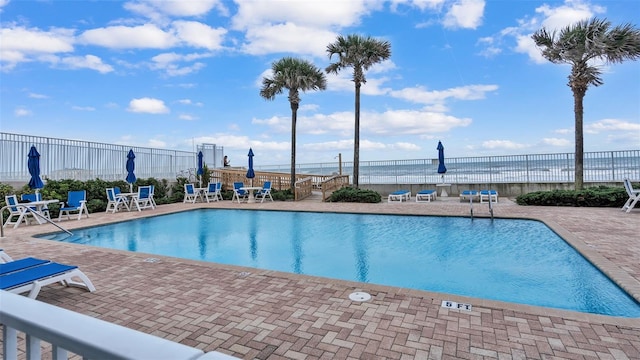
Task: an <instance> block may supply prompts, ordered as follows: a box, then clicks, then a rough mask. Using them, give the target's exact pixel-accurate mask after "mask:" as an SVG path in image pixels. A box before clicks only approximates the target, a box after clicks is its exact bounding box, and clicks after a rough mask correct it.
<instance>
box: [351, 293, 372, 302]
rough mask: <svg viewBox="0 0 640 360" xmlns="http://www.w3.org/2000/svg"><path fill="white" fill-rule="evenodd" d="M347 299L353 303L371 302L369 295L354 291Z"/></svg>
mask: <svg viewBox="0 0 640 360" xmlns="http://www.w3.org/2000/svg"><path fill="white" fill-rule="evenodd" d="M349 299H351V300H353V301H369V300H371V295H370V294H368V293H366V292H362V291H356V292H354V293H351V294H349Z"/></svg>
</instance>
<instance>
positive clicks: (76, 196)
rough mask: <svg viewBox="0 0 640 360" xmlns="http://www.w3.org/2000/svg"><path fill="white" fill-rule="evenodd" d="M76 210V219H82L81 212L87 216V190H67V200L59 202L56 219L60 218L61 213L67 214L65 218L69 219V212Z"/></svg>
mask: <svg viewBox="0 0 640 360" xmlns="http://www.w3.org/2000/svg"><path fill="white" fill-rule="evenodd" d="M72 212H78V220H80V219H82V213H83V212H84V214H85V215H86V216H87V218H88V217H89V210H87V192H86V191H85V190H77V191H69V194H68V195H67V202H66V204H65V203H64V202H62V201H61V202H60V214H59V215H58V221H60V220H62V215H64V214H65V213H66V214H67V219H71V213H72Z"/></svg>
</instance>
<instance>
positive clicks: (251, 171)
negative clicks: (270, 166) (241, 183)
mask: <svg viewBox="0 0 640 360" xmlns="http://www.w3.org/2000/svg"><path fill="white" fill-rule="evenodd" d="M254 177H256V173H255V172H253V150H251V148H249V170H247V179H253V178H254ZM251 183H253V180H251Z"/></svg>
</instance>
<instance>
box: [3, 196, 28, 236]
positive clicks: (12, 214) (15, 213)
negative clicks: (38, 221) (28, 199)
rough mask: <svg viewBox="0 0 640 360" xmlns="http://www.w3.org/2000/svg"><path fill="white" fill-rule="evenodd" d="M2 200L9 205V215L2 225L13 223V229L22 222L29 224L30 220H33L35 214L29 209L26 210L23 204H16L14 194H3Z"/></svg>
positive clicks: (16, 199)
mask: <svg viewBox="0 0 640 360" xmlns="http://www.w3.org/2000/svg"><path fill="white" fill-rule="evenodd" d="M4 202H5V203H7V205H9V208H8V210H9V216H7V221H5V222H4V224H3V225H2V227H6V226H7V225H13V227H14V229H15V228H17V227H18V226H20V224H21V223H22V222H24V223H25V224H26V225H29V223H30V221H31V220H35V215H33V213H32V212H31V211H27V209H25V207H24V205H19V204H18V197H17V196H15V195H5V197H4Z"/></svg>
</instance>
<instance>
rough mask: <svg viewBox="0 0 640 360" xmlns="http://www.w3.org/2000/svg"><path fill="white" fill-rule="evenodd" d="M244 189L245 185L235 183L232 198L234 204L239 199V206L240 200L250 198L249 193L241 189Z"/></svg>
mask: <svg viewBox="0 0 640 360" xmlns="http://www.w3.org/2000/svg"><path fill="white" fill-rule="evenodd" d="M243 187H244V183H242V182H234V183H233V197H232V198H231V201H232V202H233V199H238V204H240V198H242V199H245V198H247V196H249V192H248V191H246V190H241V189H240V188H243Z"/></svg>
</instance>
